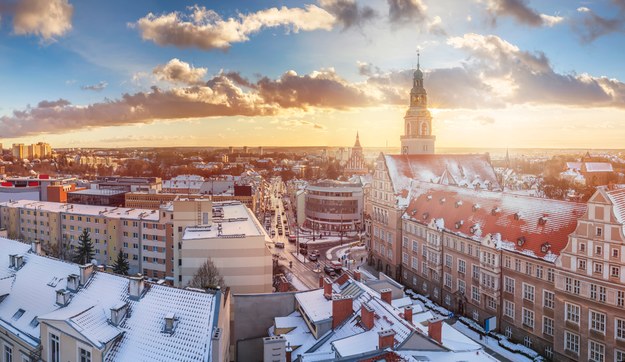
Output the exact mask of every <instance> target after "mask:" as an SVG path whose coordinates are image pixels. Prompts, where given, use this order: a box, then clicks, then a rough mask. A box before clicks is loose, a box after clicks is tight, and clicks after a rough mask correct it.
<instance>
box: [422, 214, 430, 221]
mask: <svg viewBox="0 0 625 362" xmlns="http://www.w3.org/2000/svg"><path fill="white" fill-rule="evenodd" d="M429 216H430V214H429V213H427V212H424V213H423V220H425V219H427V218H428V217H429Z"/></svg>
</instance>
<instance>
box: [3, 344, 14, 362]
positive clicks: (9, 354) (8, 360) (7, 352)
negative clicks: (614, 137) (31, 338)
mask: <svg viewBox="0 0 625 362" xmlns="http://www.w3.org/2000/svg"><path fill="white" fill-rule="evenodd" d="M4 362H13V347H11V346H7V345H5V346H4Z"/></svg>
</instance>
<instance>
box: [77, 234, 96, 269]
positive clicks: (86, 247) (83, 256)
mask: <svg viewBox="0 0 625 362" xmlns="http://www.w3.org/2000/svg"><path fill="white" fill-rule="evenodd" d="M78 240H79V241H80V244H78V248H76V256H75V257H74V262H75V263H78V264H87V263H90V262H91V259H93V256H94V254H95V252H94V250H93V244H92V243H91V236H89V232H88V231H87V230H86V229H85V230H83V231H82V234H80V236H79V237H78Z"/></svg>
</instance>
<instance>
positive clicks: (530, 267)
mask: <svg viewBox="0 0 625 362" xmlns="http://www.w3.org/2000/svg"><path fill="white" fill-rule="evenodd" d="M533 268H534V267H533V265H532V263H525V274H527V275H532V274H533V273H534V272H533Z"/></svg>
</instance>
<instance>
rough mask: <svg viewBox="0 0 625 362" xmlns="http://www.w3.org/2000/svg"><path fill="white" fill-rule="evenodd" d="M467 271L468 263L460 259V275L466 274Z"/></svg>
mask: <svg viewBox="0 0 625 362" xmlns="http://www.w3.org/2000/svg"><path fill="white" fill-rule="evenodd" d="M466 271H467V263H466V262H465V261H464V260H462V259H458V273H462V274H465V273H466Z"/></svg>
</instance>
